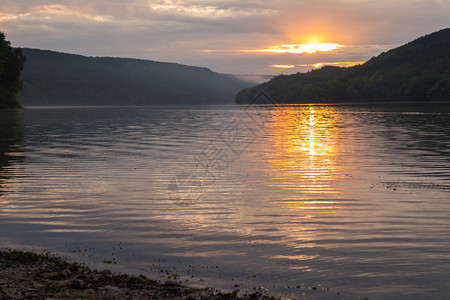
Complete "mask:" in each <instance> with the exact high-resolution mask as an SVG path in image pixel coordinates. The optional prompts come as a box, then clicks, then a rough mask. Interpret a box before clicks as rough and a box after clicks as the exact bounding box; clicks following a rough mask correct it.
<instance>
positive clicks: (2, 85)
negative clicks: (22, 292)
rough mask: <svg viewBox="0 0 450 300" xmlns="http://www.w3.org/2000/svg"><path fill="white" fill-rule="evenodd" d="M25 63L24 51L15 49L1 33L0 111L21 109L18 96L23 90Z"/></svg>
mask: <svg viewBox="0 0 450 300" xmlns="http://www.w3.org/2000/svg"><path fill="white" fill-rule="evenodd" d="M24 63H25V57H24V56H23V54H22V50H21V49H20V48H18V49H13V48H12V47H11V43H10V42H9V41H7V40H6V36H5V34H4V33H2V32H0V109H5V108H18V107H21V105H20V103H19V102H18V101H17V98H16V96H17V93H18V92H19V91H20V89H21V88H22V81H21V80H20V72H21V71H22V70H23V67H24Z"/></svg>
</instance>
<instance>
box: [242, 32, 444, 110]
mask: <svg viewBox="0 0 450 300" xmlns="http://www.w3.org/2000/svg"><path fill="white" fill-rule="evenodd" d="M261 90H264V91H265V92H266V93H268V94H269V95H271V96H272V97H273V98H274V99H275V100H276V101H277V102H279V103H319V102H320V103H333V102H369V101H372V102H396V101H450V29H449V28H447V29H443V30H440V31H438V32H435V33H432V34H429V35H427V36H424V37H421V38H419V39H417V40H415V41H412V42H410V43H408V44H406V45H403V46H401V47H399V48H396V49H393V50H390V51H388V52H385V53H382V54H380V55H379V56H377V57H374V58H372V59H370V60H369V61H367V62H366V63H364V64H363V65H359V66H354V67H350V68H339V67H331V66H325V67H323V68H321V69H319V70H313V71H310V72H308V73H297V74H293V75H281V76H277V77H275V78H274V79H272V80H271V81H269V82H267V83H264V84H261V85H258V86H256V87H252V88H248V89H244V90H242V91H241V92H239V93H238V94H237V95H236V98H235V100H236V103H248V102H250V101H251V100H252V99H253V97H255V95H257V94H258V92H259V91H261Z"/></svg>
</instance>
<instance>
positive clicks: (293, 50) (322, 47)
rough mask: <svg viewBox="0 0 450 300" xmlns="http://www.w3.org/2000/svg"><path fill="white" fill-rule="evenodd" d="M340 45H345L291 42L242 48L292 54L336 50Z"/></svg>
mask: <svg viewBox="0 0 450 300" xmlns="http://www.w3.org/2000/svg"><path fill="white" fill-rule="evenodd" d="M339 47H343V45H340V44H331V43H314V44H289V45H274V46H269V47H267V48H265V49H256V50H242V51H244V52H263V53H290V54H301V53H309V54H311V53H316V52H318V51H321V52H326V51H332V50H336V49H337V48H339Z"/></svg>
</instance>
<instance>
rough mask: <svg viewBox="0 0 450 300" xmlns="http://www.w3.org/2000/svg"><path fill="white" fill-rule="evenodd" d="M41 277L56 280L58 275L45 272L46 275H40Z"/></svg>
mask: <svg viewBox="0 0 450 300" xmlns="http://www.w3.org/2000/svg"><path fill="white" fill-rule="evenodd" d="M41 277H44V278H58V273H56V272H46V273H42V274H41Z"/></svg>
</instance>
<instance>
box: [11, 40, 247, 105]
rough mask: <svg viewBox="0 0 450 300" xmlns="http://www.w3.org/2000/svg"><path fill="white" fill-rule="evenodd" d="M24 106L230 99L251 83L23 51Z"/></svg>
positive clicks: (177, 68) (152, 65) (129, 62)
mask: <svg viewBox="0 0 450 300" xmlns="http://www.w3.org/2000/svg"><path fill="white" fill-rule="evenodd" d="M23 52H24V54H25V55H26V56H27V64H26V67H25V69H24V71H23V74H22V79H23V82H24V84H23V91H22V93H21V94H20V95H19V99H20V100H21V102H22V104H24V105H178V104H226V103H228V104H229V103H233V100H234V95H235V94H236V93H237V92H238V91H239V90H241V89H243V88H245V87H248V86H251V85H252V83H249V82H245V81H241V80H238V79H236V78H235V77H233V76H231V75H224V74H219V73H215V72H213V71H211V70H209V69H207V68H201V67H192V66H186V65H180V64H176V63H164V62H156V61H148V60H139V59H127V58H109V57H86V56H81V55H74V54H65V53H58V52H54V51H44V50H37V49H27V48H24V49H23Z"/></svg>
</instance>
